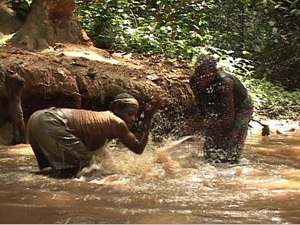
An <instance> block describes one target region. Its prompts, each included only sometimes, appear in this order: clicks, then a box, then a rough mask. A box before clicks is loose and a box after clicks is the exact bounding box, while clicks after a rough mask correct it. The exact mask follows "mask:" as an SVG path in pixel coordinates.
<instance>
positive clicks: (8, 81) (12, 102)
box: [5, 71, 26, 145]
mask: <svg viewBox="0 0 300 225" xmlns="http://www.w3.org/2000/svg"><path fill="white" fill-rule="evenodd" d="M25 84H26V81H25V80H24V79H23V78H22V77H21V76H20V75H19V74H17V73H13V72H10V71H7V72H6V76H5V89H6V96H7V98H8V101H9V114H10V118H11V122H12V126H13V140H12V143H11V144H12V145H15V144H20V143H25V123H24V117H23V109H22V105H21V95H22V91H23V89H24V87H25Z"/></svg>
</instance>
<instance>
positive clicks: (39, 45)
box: [11, 0, 92, 50]
mask: <svg viewBox="0 0 300 225" xmlns="http://www.w3.org/2000/svg"><path fill="white" fill-rule="evenodd" d="M75 7H76V3H75V1H74V0H33V1H32V5H31V11H30V13H29V14H28V16H27V18H26V21H25V23H24V25H23V26H22V28H21V29H20V30H19V31H18V32H17V33H16V34H15V35H14V36H13V38H12V39H11V42H12V44H13V45H14V46H17V47H20V48H24V49H27V50H36V49H45V48H48V47H50V46H54V45H55V44H56V43H73V44H84V45H92V42H91V40H90V39H89V37H88V36H87V35H86V33H85V32H84V31H83V30H82V28H81V25H80V23H79V21H78V19H77V18H76V16H75V15H74V9H75Z"/></svg>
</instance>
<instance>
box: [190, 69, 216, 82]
mask: <svg viewBox="0 0 300 225" xmlns="http://www.w3.org/2000/svg"><path fill="white" fill-rule="evenodd" d="M195 73H196V76H197V79H198V83H199V84H200V86H203V87H205V86H207V85H209V84H210V83H212V82H213V81H214V80H215V76H216V74H217V69H216V68H214V67H211V66H202V67H198V68H196V70H195Z"/></svg>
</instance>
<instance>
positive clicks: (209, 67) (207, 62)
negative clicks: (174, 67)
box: [195, 55, 217, 78]
mask: <svg viewBox="0 0 300 225" xmlns="http://www.w3.org/2000/svg"><path fill="white" fill-rule="evenodd" d="M216 72H217V61H216V60H215V58H214V57H213V56H210V55H204V56H200V57H199V58H198V60H197V63H196V66H195V75H196V76H197V77H199V78H206V77H209V76H214V75H215V74H216Z"/></svg>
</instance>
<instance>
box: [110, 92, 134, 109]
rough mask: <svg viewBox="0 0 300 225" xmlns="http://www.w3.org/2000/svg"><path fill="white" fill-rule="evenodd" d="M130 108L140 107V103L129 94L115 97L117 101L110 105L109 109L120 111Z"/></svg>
mask: <svg viewBox="0 0 300 225" xmlns="http://www.w3.org/2000/svg"><path fill="white" fill-rule="evenodd" d="M129 106H136V107H137V108H138V107H139V105H138V101H137V100H136V99H135V97H133V95H131V94H128V93H121V94H118V95H117V96H116V97H115V100H114V101H112V102H111V103H110V104H109V109H113V108H114V107H118V108H119V109H123V108H127V107H129Z"/></svg>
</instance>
